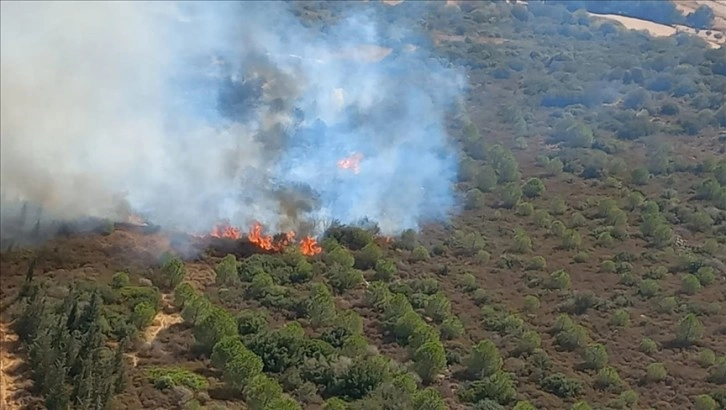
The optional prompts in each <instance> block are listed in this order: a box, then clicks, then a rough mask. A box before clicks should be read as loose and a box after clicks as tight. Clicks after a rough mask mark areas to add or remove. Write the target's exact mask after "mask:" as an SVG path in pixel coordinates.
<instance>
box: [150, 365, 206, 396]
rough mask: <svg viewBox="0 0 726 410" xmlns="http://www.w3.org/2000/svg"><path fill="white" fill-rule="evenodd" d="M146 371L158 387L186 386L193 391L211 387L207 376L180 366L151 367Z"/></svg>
mask: <svg viewBox="0 0 726 410" xmlns="http://www.w3.org/2000/svg"><path fill="white" fill-rule="evenodd" d="M145 373H146V377H147V378H148V379H149V381H150V382H151V383H152V384H153V385H154V386H155V387H156V388H157V389H166V388H171V387H177V386H184V387H187V388H189V389H191V390H193V391H200V390H206V389H208V388H209V383H208V382H207V379H206V377H204V376H201V375H198V374H196V373H192V372H190V371H189V370H186V369H182V368H180V367H150V368H148V369H146V371H145Z"/></svg>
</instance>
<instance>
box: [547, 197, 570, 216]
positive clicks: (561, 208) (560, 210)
mask: <svg viewBox="0 0 726 410" xmlns="http://www.w3.org/2000/svg"><path fill="white" fill-rule="evenodd" d="M565 212H567V204H566V203H565V200H564V199H562V198H555V199H554V200H553V201H552V204H551V206H550V213H551V214H552V215H558V216H559V215H564V214H565Z"/></svg>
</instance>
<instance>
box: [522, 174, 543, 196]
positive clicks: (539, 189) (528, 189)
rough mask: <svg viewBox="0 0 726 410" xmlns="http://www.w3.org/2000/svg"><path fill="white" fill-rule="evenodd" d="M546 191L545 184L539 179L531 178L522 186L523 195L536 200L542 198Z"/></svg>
mask: <svg viewBox="0 0 726 410" xmlns="http://www.w3.org/2000/svg"><path fill="white" fill-rule="evenodd" d="M544 191H545V186H544V183H543V182H542V180H541V179H539V178H530V179H528V180H527V182H526V183H525V184H524V185H523V186H522V193H523V194H524V196H526V197H527V198H536V197H538V196H542V194H543V193H544Z"/></svg>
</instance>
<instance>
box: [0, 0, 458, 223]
mask: <svg viewBox="0 0 726 410" xmlns="http://www.w3.org/2000/svg"><path fill="white" fill-rule="evenodd" d="M0 7H1V10H0V16H1V21H0V34H1V41H2V44H1V47H0V51H1V58H0V61H1V64H2V75H1V84H0V90H1V94H2V99H1V116H2V117H1V118H2V121H0V124H1V130H0V137H1V138H2V140H1V143H2V146H1V149H0V155H1V157H0V166H1V169H0V187H1V189H2V197H3V202H4V204H6V205H8V206H4V207H3V208H2V211H3V212H2V217H3V220H7V218H9V217H11V216H12V215H11V210H12V212H15V208H13V207H11V206H10V205H11V204H17V203H22V202H24V201H28V202H30V203H32V204H36V205H39V206H41V207H42V208H43V214H44V215H45V216H46V217H48V218H77V217H84V216H94V217H102V218H111V219H118V218H125V217H126V216H128V212H130V210H133V211H134V212H140V213H142V214H144V215H145V216H147V217H148V218H149V219H150V220H152V221H153V222H155V223H159V224H161V225H163V226H167V227H170V228H176V229H184V230H190V231H199V232H203V231H208V230H209V228H210V227H211V226H212V225H213V224H215V223H216V222H218V221H220V220H229V221H230V222H231V223H232V224H235V225H239V226H248V225H249V224H251V222H252V221H253V220H259V221H260V222H262V223H263V224H266V225H269V226H270V227H271V228H273V229H274V228H280V229H283V228H290V227H293V228H294V226H291V225H296V224H298V223H299V222H300V221H301V220H303V219H305V218H324V219H327V218H331V219H333V218H334V219H339V220H341V221H342V222H353V221H355V220H358V219H360V218H363V217H369V218H371V219H372V220H374V221H378V222H379V223H380V224H381V227H382V228H383V229H384V230H385V231H386V232H388V233H394V232H396V231H400V230H402V229H406V228H415V227H416V225H417V224H418V222H419V221H420V220H421V219H425V218H429V217H439V216H443V215H445V214H446V213H447V212H448V211H449V210H450V208H451V207H452V206H453V205H454V200H453V194H452V187H451V183H452V181H453V180H454V177H455V172H456V169H455V165H456V160H455V158H454V157H453V154H452V151H451V150H450V149H449V147H448V142H447V138H446V134H445V132H444V127H443V116H444V114H445V111H446V109H447V107H448V106H449V104H450V103H451V102H452V101H453V99H454V98H455V97H456V96H457V95H458V93H459V92H460V91H461V86H462V84H461V81H460V79H461V76H460V75H459V74H458V73H457V72H456V71H453V70H450V69H446V68H444V67H443V66H442V65H441V64H440V63H439V62H438V61H436V60H433V59H430V58H428V57H427V56H426V55H425V54H423V53H422V52H420V51H419V52H417V53H416V54H410V55H405V54H406V52H404V51H401V52H400V53H402V54H401V55H399V56H398V57H389V58H387V59H386V60H384V61H382V62H370V61H365V59H364V58H358V59H350V58H345V56H346V54H348V55H350V54H351V50H353V51H352V53H353V55H354V56H355V55H357V56H358V57H360V51H358V52H356V51H355V50H360V49H359V47H360V46H361V45H370V44H376V43H378V42H379V41H380V38H379V34H378V33H379V31H378V30H377V27H376V24H375V21H374V19H371V18H369V17H368V16H367V15H366V14H353V13H351V15H350V16H349V17H348V18H346V19H344V20H343V21H342V22H341V23H340V24H338V25H336V26H334V27H331V28H330V29H329V30H328V33H327V34H326V35H320V34H319V33H316V32H315V31H312V30H308V29H306V28H305V27H304V26H303V25H302V24H301V23H300V22H299V21H298V20H297V19H296V18H295V17H294V15H293V14H292V13H290V12H289V10H288V9H287V8H286V7H287V6H286V5H284V4H282V3H275V2H241V3H221V2H206V3H191V2H179V3H173V2H148V3H147V2H39V1H38V2H2V3H0ZM358 12H360V10H358ZM354 152H361V153H363V155H364V159H363V161H362V162H361V172H360V173H359V174H357V175H355V174H353V173H350V172H346V171H344V170H340V169H338V168H337V167H336V163H337V160H338V159H340V158H341V157H344V156H347V155H351V154H352V153H354ZM291 187H292V188H291ZM300 187H303V188H304V189H302V188H300ZM3 225H4V224H3ZM3 229H5V228H3Z"/></svg>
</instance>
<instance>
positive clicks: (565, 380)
mask: <svg viewBox="0 0 726 410" xmlns="http://www.w3.org/2000/svg"><path fill="white" fill-rule="evenodd" d="M540 385H541V387H542V389H543V390H545V391H546V392H548V393H552V394H554V395H555V396H557V397H561V398H563V399H565V398H571V397H576V396H579V395H580V394H581V393H582V390H583V388H582V383H580V381H579V380H575V379H570V378H569V377H567V376H565V375H564V374H562V373H553V374H551V375H549V376H547V377H545V378H544V379H542V381H541V382H540Z"/></svg>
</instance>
